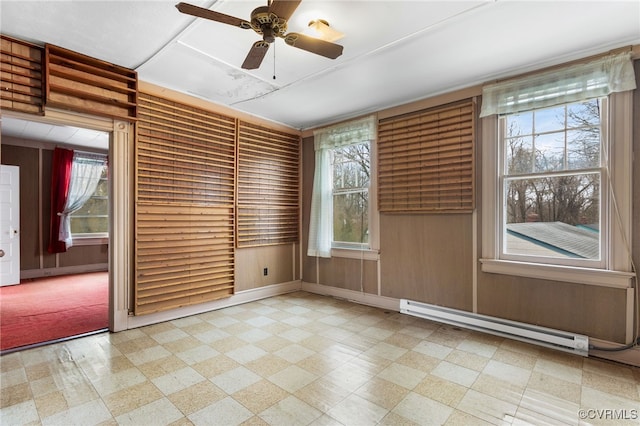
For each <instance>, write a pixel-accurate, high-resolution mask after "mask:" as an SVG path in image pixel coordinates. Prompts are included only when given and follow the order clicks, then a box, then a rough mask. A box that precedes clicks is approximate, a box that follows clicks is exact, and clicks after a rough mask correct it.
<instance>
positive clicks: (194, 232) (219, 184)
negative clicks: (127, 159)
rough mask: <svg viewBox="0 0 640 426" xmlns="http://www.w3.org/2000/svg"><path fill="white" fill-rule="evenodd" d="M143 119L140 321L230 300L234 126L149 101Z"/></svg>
mask: <svg viewBox="0 0 640 426" xmlns="http://www.w3.org/2000/svg"><path fill="white" fill-rule="evenodd" d="M139 114H140V119H139V121H138V138H137V143H136V208H135V222H136V231H135V235H136V242H135V270H136V273H135V306H134V311H135V314H137V315H139V314H147V313H152V312H157V311H161V310H167V309H172V308H177V307H180V306H187V305H193V304H196V303H202V302H206V301H210V300H216V299H220V298H223V297H228V296H229V295H231V294H233V283H234V217H233V209H234V200H235V188H234V180H235V162H236V152H235V151H236V148H235V146H236V144H235V138H236V136H235V119H233V118H231V117H226V116H223V115H220V114H215V113H212V112H210V111H206V110H202V109H198V108H194V107H191V106H189V105H185V104H181V103H177V102H173V101H170V100H167V99H164V98H160V97H156V96H152V95H147V94H141V95H140V112H139Z"/></svg>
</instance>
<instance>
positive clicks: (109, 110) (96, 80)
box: [45, 45, 138, 120]
mask: <svg viewBox="0 0 640 426" xmlns="http://www.w3.org/2000/svg"><path fill="white" fill-rule="evenodd" d="M45 59H46V67H45V70H46V74H45V75H46V85H45V87H46V99H45V104H46V106H55V107H59V108H63V109H69V110H73V111H78V112H82V113H87V114H93V115H98V116H102V117H111V118H120V119H129V120H134V119H135V118H136V117H137V97H138V74H137V73H136V72H135V71H133V70H130V69H128V68H124V67H121V66H118V65H114V64H111V63H108V62H104V61H101V60H98V59H95V58H92V57H90V56H86V55H82V54H80V53H76V52H73V51H71V50H67V49H63V48H61V47H57V46H52V45H46V47H45Z"/></svg>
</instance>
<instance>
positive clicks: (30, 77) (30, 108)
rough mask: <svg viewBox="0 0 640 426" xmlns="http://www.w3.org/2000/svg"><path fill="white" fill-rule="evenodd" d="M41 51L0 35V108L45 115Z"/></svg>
mask: <svg viewBox="0 0 640 426" xmlns="http://www.w3.org/2000/svg"><path fill="white" fill-rule="evenodd" d="M43 56H44V49H42V48H41V47H39V46H36V45H34V44H31V43H27V42H24V41H21V40H17V39H14V38H12V37H7V36H5V35H0V64H1V67H2V68H1V70H2V71H1V72H0V109H4V110H7V111H9V110H10V111H18V112H24V113H28V114H37V115H43V114H44V72H43Z"/></svg>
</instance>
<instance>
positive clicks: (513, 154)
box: [505, 136, 533, 175]
mask: <svg viewBox="0 0 640 426" xmlns="http://www.w3.org/2000/svg"><path fill="white" fill-rule="evenodd" d="M506 155H507V159H506V171H505V172H506V174H508V175H511V174H523V173H531V172H532V171H533V137H532V136H521V137H515V138H508V139H507V140H506Z"/></svg>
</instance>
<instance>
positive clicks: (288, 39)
mask: <svg viewBox="0 0 640 426" xmlns="http://www.w3.org/2000/svg"><path fill="white" fill-rule="evenodd" d="M284 41H285V43H287V44H288V45H290V46H293V47H297V48H298V49H302V50H306V51H307V52H311V53H315V54H317V55H320V56H324V57H325V58H330V59H335V58H337V57H338V56H340V55H342V49H343V47H342V46H340V45H339V44H335V43H331V42H328V41H324V40H320V39H319V38H315V37H309V36H307V35H304V34H299V33H289V34H287V35H286V36H285V37H284Z"/></svg>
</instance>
